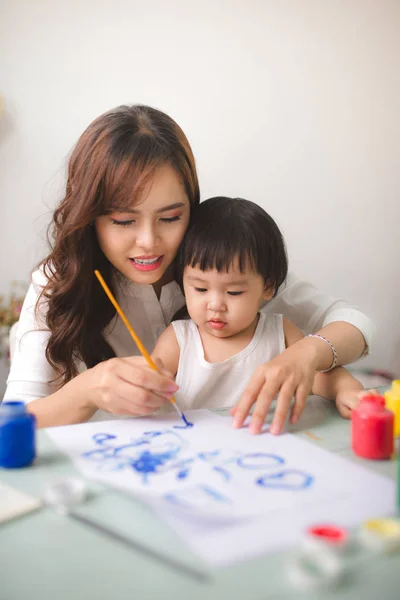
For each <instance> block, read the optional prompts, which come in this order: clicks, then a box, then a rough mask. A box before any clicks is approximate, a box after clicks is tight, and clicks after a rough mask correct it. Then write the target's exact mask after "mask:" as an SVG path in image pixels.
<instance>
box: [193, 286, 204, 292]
mask: <svg viewBox="0 0 400 600" xmlns="http://www.w3.org/2000/svg"><path fill="white" fill-rule="evenodd" d="M194 289H195V290H196V292H200V293H202V292H206V291H207V288H198V287H195V288H194Z"/></svg>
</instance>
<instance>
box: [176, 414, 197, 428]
mask: <svg viewBox="0 0 400 600" xmlns="http://www.w3.org/2000/svg"><path fill="white" fill-rule="evenodd" d="M182 420H183V422H184V423H185V424H184V425H174V429H187V428H188V427H193V423H190V421H188V420H187V418H186V417H185V415H184V414H182Z"/></svg>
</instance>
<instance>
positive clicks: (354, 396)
mask: <svg viewBox="0 0 400 600" xmlns="http://www.w3.org/2000/svg"><path fill="white" fill-rule="evenodd" d="M367 394H368V395H370V394H376V395H379V392H377V391H376V390H363V391H362V392H360V391H359V390H345V391H342V392H339V393H338V395H337V396H336V406H337V409H338V411H339V412H340V414H341V415H342V417H344V418H345V419H350V417H351V411H352V410H354V409H355V408H357V407H358V405H359V404H360V400H361V398H362V397H363V396H366V395H367Z"/></svg>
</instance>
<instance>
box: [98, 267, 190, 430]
mask: <svg viewBox="0 0 400 600" xmlns="http://www.w3.org/2000/svg"><path fill="white" fill-rule="evenodd" d="M94 274H95V275H96V277H97V279H98V280H99V281H100V284H101V286H102V288H103V290H104V291H105V293H106V294H107V296H108V298H109V300H110V302H111V304H112V305H113V306H114V308H115V310H116V311H117V313H118V314H119V316H120V317H121V319H122V321H123V323H124V325H125V327H126V328H127V330H128V331H129V333H130V335H131V337H132V339H133V341H134V342H135V344H136V346H137V347H138V348H139V350H140V352H141V354H142V356H144V358H145V359H146V360H147V364H148V365H149V367H151V368H152V369H154V370H155V371H158V372H159V370H158V369H157V367H156V365H155V364H154V362H153V359H152V358H151V356H150V354H149V353H148V352H147V350H146V348H145V347H144V346H143V344H142V342H141V340H140V338H139V336H138V335H137V334H136V333H135V330H134V329H133V327H132V325H131V324H130V323H129V321H128V319H127V318H126V315H125V313H124V311H123V310H122V308H121V307H120V305H119V304H118V302H117V301H116V299H115V297H114V295H113V293H112V291H111V290H110V288H109V287H108V285H107V284H106V282H105V281H104V279H103V277H102V275H101V273H100V271H98V270H97V269H96V270H95V272H94ZM169 400H170V402H171V404H172V406H173V407H174V408H175V410H176V412H177V413H178V415H179V416H180V418H181V419H182V421H183V422H184V423H185V425H186V427H190V426H191V423H189V421H188V420H187V419H186V417H185V415H184V414H183V412H182V411H181V409H180V408H179V406H178V405H177V403H176V400H175V398H174V397H173V396H171V397H170V399H169Z"/></svg>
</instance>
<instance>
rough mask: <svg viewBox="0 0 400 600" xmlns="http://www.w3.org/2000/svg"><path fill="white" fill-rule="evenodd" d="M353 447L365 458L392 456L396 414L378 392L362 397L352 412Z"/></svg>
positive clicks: (356, 452)
mask: <svg viewBox="0 0 400 600" xmlns="http://www.w3.org/2000/svg"><path fill="white" fill-rule="evenodd" d="M351 447H352V449H353V452H354V453H355V454H357V455H358V456H362V457H363V458H371V459H382V458H390V456H391V455H392V454H393V449H394V415H393V413H392V412H391V411H390V410H387V409H386V408H385V399H384V398H383V396H379V395H377V394H368V395H366V396H364V397H362V398H361V400H360V405H359V406H358V408H356V409H354V410H353V412H352V414H351Z"/></svg>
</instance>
